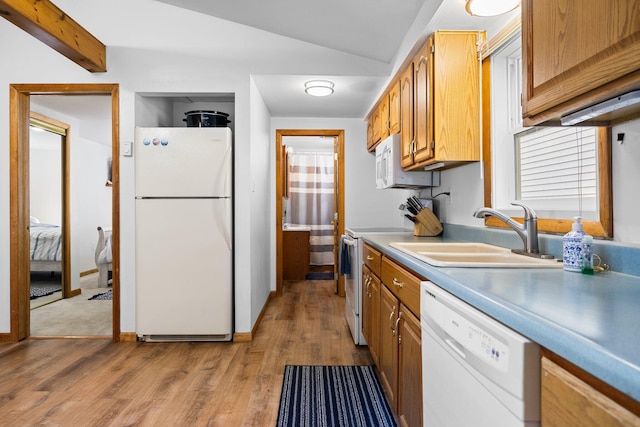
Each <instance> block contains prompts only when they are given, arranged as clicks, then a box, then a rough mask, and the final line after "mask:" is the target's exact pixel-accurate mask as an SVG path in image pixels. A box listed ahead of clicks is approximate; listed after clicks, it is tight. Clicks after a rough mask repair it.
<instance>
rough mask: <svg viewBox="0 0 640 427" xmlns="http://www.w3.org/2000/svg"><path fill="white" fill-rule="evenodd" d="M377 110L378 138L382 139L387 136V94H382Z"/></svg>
mask: <svg viewBox="0 0 640 427" xmlns="http://www.w3.org/2000/svg"><path fill="white" fill-rule="evenodd" d="M378 111H379V112H380V114H379V121H378V123H379V126H380V127H379V132H380V140H381V141H382V140H383V139H385V138H386V137H388V136H389V95H386V96H384V98H383V99H382V102H381V103H380V106H379V107H378Z"/></svg>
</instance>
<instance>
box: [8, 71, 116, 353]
mask: <svg viewBox="0 0 640 427" xmlns="http://www.w3.org/2000/svg"><path fill="white" fill-rule="evenodd" d="M9 92H10V123H9V126H10V129H9V130H10V132H9V135H10V144H9V146H10V164H11V165H10V218H11V220H10V228H11V239H10V256H11V260H12V262H11V271H10V307H11V328H10V333H9V336H8V337H6V339H7V340H9V341H19V340H22V339H25V338H27V337H28V336H29V335H30V298H29V282H30V262H29V257H30V254H29V247H30V241H29V239H30V236H29V224H30V218H29V216H30V215H29V212H30V208H29V194H30V192H29V163H30V162H29V161H30V155H29V123H30V122H29V117H30V100H31V96H33V95H65V96H75V95H98V96H110V97H111V147H112V148H111V155H112V162H111V171H110V172H111V191H112V196H111V206H112V209H111V222H112V249H113V250H112V258H113V262H112V267H113V268H112V295H113V296H112V303H111V306H112V308H111V313H112V314H111V317H112V339H113V341H119V340H120V283H119V282H120V281H119V278H120V274H119V272H120V253H119V252H120V251H119V248H120V244H119V243H120V239H119V237H120V233H119V230H120V227H119V215H118V212H119V199H120V194H119V190H120V181H119V161H118V155H119V117H118V116H119V92H118V85H117V84H71V85H68V84H33V85H31V84H14V85H11V86H10V89H9ZM67 246H68V245H67ZM67 259H68V258H67ZM67 271H68V270H67Z"/></svg>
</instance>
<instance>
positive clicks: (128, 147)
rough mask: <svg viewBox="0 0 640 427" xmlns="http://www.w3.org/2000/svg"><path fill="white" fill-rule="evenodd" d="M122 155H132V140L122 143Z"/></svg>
mask: <svg viewBox="0 0 640 427" xmlns="http://www.w3.org/2000/svg"><path fill="white" fill-rule="evenodd" d="M122 155H123V156H124V157H131V156H133V142H131V141H126V142H123V143H122Z"/></svg>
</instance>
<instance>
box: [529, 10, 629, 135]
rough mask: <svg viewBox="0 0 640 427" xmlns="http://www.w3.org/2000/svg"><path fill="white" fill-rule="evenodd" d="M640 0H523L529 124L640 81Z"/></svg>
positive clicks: (574, 108)
mask: <svg viewBox="0 0 640 427" xmlns="http://www.w3.org/2000/svg"><path fill="white" fill-rule="evenodd" d="M639 14H640V5H639V3H638V1H637V0H607V1H604V0H582V1H579V2H571V1H570V2H566V1H564V2H558V1H557V0H535V1H534V0H525V1H523V2H522V53H523V56H522V58H523V61H525V62H524V64H523V88H522V92H523V93H522V95H523V105H522V113H523V117H524V118H525V121H524V124H525V125H526V126H532V125H534V124H537V123H541V122H543V121H546V120H550V119H559V118H560V117H561V116H562V115H565V114H566V113H569V112H573V111H576V110H579V109H581V108H584V107H587V106H590V105H593V104H595V103H598V102H601V101H604V100H607V99H610V98H613V97H615V96H617V95H620V94H623V93H625V92H628V91H630V90H632V89H637V88H639V87H640V61H638V58H639V57H640V19H638V15H639Z"/></svg>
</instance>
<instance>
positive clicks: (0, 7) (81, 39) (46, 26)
mask: <svg viewBox="0 0 640 427" xmlns="http://www.w3.org/2000/svg"><path fill="white" fill-rule="evenodd" d="M0 15H2V16H3V17H4V18H5V19H7V20H8V21H10V22H12V23H13V24H15V25H17V26H18V27H20V28H22V29H23V30H24V31H26V32H27V33H29V34H31V35H32V36H34V37H35V38H37V39H38V40H40V41H41V42H43V43H44V44H46V45H47V46H49V47H51V48H53V49H55V50H56V51H58V52H59V53H61V54H62V55H64V56H66V57H67V58H69V59H70V60H72V61H73V62H75V63H76V64H78V65H80V66H81V67H82V68H84V69H86V70H88V71H91V72H92V73H99V72H105V71H107V59H106V58H107V56H106V47H105V45H104V44H102V43H101V42H100V40H98V39H97V38H96V37H94V36H93V35H92V34H91V33H89V32H88V31H87V30H85V29H84V28H83V27H82V26H81V25H80V24H78V23H77V22H76V21H74V20H73V19H72V18H71V17H69V16H67V14H66V13H64V12H63V11H62V10H60V9H59V8H58V7H57V6H56V5H55V4H53V3H52V2H51V1H49V0H30V1H27V0H0Z"/></svg>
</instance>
